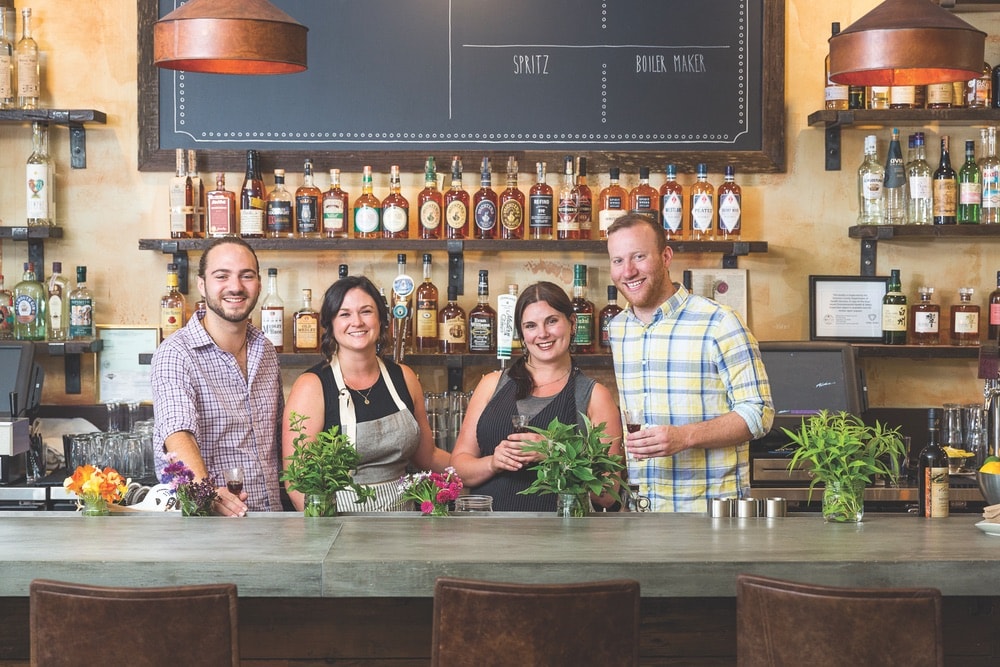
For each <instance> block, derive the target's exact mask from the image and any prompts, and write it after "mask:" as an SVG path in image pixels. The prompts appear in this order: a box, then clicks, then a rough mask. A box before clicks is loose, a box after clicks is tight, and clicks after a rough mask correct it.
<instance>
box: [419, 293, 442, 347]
mask: <svg viewBox="0 0 1000 667" xmlns="http://www.w3.org/2000/svg"><path fill="white" fill-rule="evenodd" d="M416 326H417V338H435V339H436V338H437V336H438V326H437V301H433V300H431V299H417V325H416Z"/></svg>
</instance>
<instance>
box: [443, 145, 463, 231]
mask: <svg viewBox="0 0 1000 667" xmlns="http://www.w3.org/2000/svg"><path fill="white" fill-rule="evenodd" d="M444 220H445V223H447V224H446V225H445V238H449V239H464V238H468V237H469V193H468V192H466V191H465V188H464V187H463V186H462V160H461V158H459V157H458V156H457V155H456V156H455V157H453V158H452V159H451V187H450V188H448V190H447V191H446V192H445V193H444Z"/></svg>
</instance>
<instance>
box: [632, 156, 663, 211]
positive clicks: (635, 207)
mask: <svg viewBox="0 0 1000 667" xmlns="http://www.w3.org/2000/svg"><path fill="white" fill-rule="evenodd" d="M628 207H629V209H630V210H632V211H636V212H638V213H646V214H647V215H651V216H652V217H653V219H654V220H659V218H660V192H659V190H657V189H656V188H654V187H653V186H651V185H650V184H649V167H639V183H638V185H636V186H635V187H634V188H632V189H631V190H630V191H629V193H628Z"/></svg>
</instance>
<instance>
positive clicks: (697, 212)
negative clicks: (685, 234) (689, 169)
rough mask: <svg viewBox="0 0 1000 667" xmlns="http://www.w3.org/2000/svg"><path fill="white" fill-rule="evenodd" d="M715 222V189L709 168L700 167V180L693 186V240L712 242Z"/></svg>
mask: <svg viewBox="0 0 1000 667" xmlns="http://www.w3.org/2000/svg"><path fill="white" fill-rule="evenodd" d="M714 222H715V188H713V187H712V184H711V183H709V182H708V166H707V165H705V164H699V165H698V180H697V181H695V183H694V185H692V186H691V224H690V229H691V239H692V240H694V241H711V240H712V223H714Z"/></svg>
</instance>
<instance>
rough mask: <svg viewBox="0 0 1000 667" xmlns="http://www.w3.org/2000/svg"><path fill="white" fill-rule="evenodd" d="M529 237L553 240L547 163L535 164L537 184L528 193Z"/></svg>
mask: <svg viewBox="0 0 1000 667" xmlns="http://www.w3.org/2000/svg"><path fill="white" fill-rule="evenodd" d="M528 237H529V238H532V239H551V238H552V188H551V187H550V186H549V185H548V184H546V183H545V163H544V162H536V163H535V184H534V185H532V186H531V190H529V191H528Z"/></svg>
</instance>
